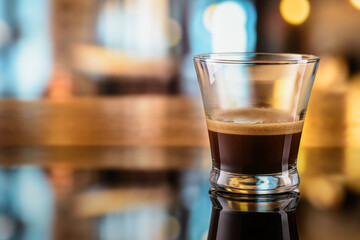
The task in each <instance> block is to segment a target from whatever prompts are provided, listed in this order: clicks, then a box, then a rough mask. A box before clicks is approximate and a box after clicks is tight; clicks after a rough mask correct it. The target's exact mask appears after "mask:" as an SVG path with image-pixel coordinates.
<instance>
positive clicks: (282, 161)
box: [194, 53, 319, 194]
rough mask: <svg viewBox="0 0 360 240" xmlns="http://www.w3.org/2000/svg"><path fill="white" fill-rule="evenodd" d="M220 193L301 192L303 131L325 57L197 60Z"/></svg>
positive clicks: (199, 57) (214, 183)
mask: <svg viewBox="0 0 360 240" xmlns="http://www.w3.org/2000/svg"><path fill="white" fill-rule="evenodd" d="M194 63H195V68H196V71H197V76H198V80H199V85H200V88H201V93H202V99H203V104H204V110H205V115H206V121H207V127H208V132H209V139H210V147H211V155H212V170H211V173H210V183H211V184H212V186H213V187H214V188H215V189H217V190H220V191H230V192H237V193H248V194H268V193H279V192H287V191H291V190H293V189H296V188H297V187H298V185H299V183H300V178H299V174H298V172H297V169H296V161H297V154H298V149H299V143H300V138H301V132H302V128H303V123H304V119H305V114H306V108H307V105H308V101H309V97H310V92H311V88H312V85H313V82H314V78H315V74H316V70H317V67H318V64H319V58H318V57H316V56H313V55H301V54H275V53H274V54H273V53H219V54H202V55H197V56H195V57H194Z"/></svg>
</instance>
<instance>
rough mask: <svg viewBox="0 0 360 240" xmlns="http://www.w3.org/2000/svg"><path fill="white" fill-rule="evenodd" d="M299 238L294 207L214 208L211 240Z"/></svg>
mask: <svg viewBox="0 0 360 240" xmlns="http://www.w3.org/2000/svg"><path fill="white" fill-rule="evenodd" d="M238 239H241V240H259V239H267V240H272V239H274V240H297V239H299V236H298V229H297V223H296V215H295V210H292V211H289V212H239V211H231V210H225V209H222V210H220V209H217V208H214V207H213V209H212V213H211V222H210V227H209V235H208V240H238Z"/></svg>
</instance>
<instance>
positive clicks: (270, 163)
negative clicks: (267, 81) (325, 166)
mask: <svg viewBox="0 0 360 240" xmlns="http://www.w3.org/2000/svg"><path fill="white" fill-rule="evenodd" d="M207 126H208V130H209V139H210V145H211V152H212V158H213V164H214V167H216V168H218V169H219V170H224V171H227V172H231V173H239V174H252V175H257V174H272V173H279V172H283V171H286V170H290V169H293V168H295V167H296V159H297V154H298V148H299V144H300V139H301V131H302V128H303V121H302V120H298V119H296V118H295V117H293V116H291V115H290V114H289V113H287V112H284V111H281V110H276V109H269V108H249V109H239V110H228V111H218V112H215V113H213V114H212V115H211V119H210V118H208V119H207Z"/></svg>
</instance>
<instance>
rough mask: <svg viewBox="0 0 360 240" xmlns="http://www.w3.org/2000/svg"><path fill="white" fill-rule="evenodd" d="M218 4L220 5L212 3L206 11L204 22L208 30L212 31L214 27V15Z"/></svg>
mask: <svg viewBox="0 0 360 240" xmlns="http://www.w3.org/2000/svg"><path fill="white" fill-rule="evenodd" d="M217 6H218V4H211V5H210V6H208V7H207V8H206V9H205V11H204V15H203V24H204V26H205V28H206V30H208V31H209V32H211V28H212V15H213V13H214V10H215V8H216V7H217Z"/></svg>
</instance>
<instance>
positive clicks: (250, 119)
mask: <svg viewBox="0 0 360 240" xmlns="http://www.w3.org/2000/svg"><path fill="white" fill-rule="evenodd" d="M303 123H304V121H302V120H298V119H296V118H295V119H294V117H292V116H291V115H290V114H289V113H287V112H284V111H280V110H276V109H269V108H249V109H240V110H227V111H217V112H215V113H213V114H212V115H211V119H210V118H208V119H207V125H208V129H209V130H210V131H213V132H219V133H227V134H236V135H282V134H292V133H298V132H301V131H302V128H303Z"/></svg>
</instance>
